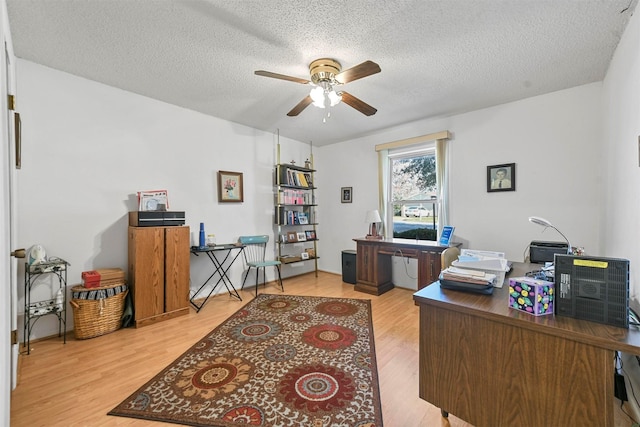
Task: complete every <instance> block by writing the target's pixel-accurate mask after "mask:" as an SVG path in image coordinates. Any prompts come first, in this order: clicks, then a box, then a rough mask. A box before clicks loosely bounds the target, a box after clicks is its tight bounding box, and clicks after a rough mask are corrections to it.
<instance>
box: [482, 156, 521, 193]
mask: <svg viewBox="0 0 640 427" xmlns="http://www.w3.org/2000/svg"><path fill="white" fill-rule="evenodd" d="M515 190H516V164H515V163H505V164H503V165H493V166H487V192H489V193H491V192H494V191H515Z"/></svg>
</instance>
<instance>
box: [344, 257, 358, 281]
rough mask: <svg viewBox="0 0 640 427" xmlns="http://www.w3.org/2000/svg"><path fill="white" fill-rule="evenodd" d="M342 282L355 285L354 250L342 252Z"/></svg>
mask: <svg viewBox="0 0 640 427" xmlns="http://www.w3.org/2000/svg"><path fill="white" fill-rule="evenodd" d="M342 281H343V282H345V283H351V284H353V285H355V284H356V251H354V250H351V249H346V250H344V251H342Z"/></svg>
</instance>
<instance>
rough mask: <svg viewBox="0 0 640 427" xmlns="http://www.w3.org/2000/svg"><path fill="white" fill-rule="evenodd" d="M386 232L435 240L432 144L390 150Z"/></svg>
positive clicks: (436, 201)
mask: <svg viewBox="0 0 640 427" xmlns="http://www.w3.org/2000/svg"><path fill="white" fill-rule="evenodd" d="M388 158H389V168H388V171H389V177H388V178H389V183H388V185H387V189H388V192H389V194H388V195H387V200H388V201H389V208H388V209H387V213H388V216H387V235H388V236H393V237H395V238H404V239H420V240H437V228H438V217H437V214H438V196H437V195H438V186H437V180H436V153H435V144H433V143H430V144H421V145H420V146H413V147H411V150H410V151H408V150H407V149H406V148H405V149H403V150H394V151H391V150H390V151H389V155H388Z"/></svg>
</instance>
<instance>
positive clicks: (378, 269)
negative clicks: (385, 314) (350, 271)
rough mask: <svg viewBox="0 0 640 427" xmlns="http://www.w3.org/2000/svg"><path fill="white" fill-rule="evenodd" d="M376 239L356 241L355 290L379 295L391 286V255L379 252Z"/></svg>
mask: <svg viewBox="0 0 640 427" xmlns="http://www.w3.org/2000/svg"><path fill="white" fill-rule="evenodd" d="M377 243H378V242H377V241H373V240H371V241H358V244H357V251H356V286H355V290H356V291H360V292H365V293H368V294H373V295H380V294H382V293H384V292H387V291H388V290H390V289H392V288H393V283H392V281H391V257H390V256H386V255H384V254H381V253H380V251H379V249H380V246H379V245H378V244H377Z"/></svg>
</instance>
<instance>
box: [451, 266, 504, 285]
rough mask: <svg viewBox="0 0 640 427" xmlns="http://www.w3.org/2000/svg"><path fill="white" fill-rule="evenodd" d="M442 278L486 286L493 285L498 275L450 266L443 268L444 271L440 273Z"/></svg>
mask: <svg viewBox="0 0 640 427" xmlns="http://www.w3.org/2000/svg"><path fill="white" fill-rule="evenodd" d="M440 278H441V279H444V280H453V281H456V282H465V283H472V284H476V285H485V286H486V285H493V282H495V280H496V275H495V274H490V273H486V272H484V271H480V270H469V269H466V268H457V267H448V268H445V269H444V270H442V273H440Z"/></svg>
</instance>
